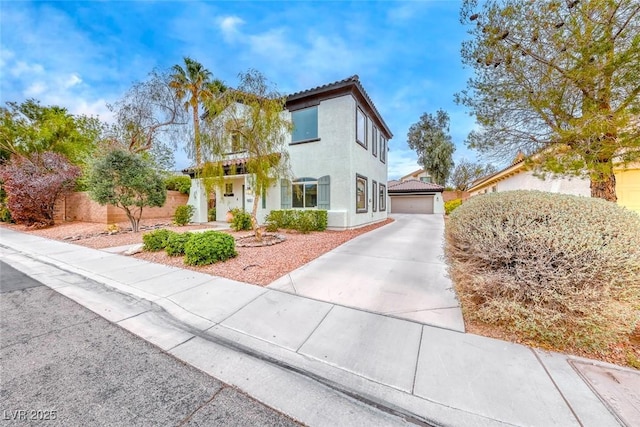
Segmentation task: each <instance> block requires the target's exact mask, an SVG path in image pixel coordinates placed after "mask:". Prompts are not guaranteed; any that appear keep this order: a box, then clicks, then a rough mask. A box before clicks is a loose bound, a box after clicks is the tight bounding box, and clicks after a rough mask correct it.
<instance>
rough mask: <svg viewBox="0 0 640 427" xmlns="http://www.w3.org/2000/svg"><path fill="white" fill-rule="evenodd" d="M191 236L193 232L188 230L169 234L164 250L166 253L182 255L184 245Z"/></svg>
mask: <svg viewBox="0 0 640 427" xmlns="http://www.w3.org/2000/svg"><path fill="white" fill-rule="evenodd" d="M191 236H193V233H189V232H186V233H173V234H170V235H169V238H168V239H167V244H166V246H165V248H164V250H165V251H166V252H167V255H169V256H179V255H184V246H185V245H186V244H187V242H188V241H189V239H190V238H191Z"/></svg>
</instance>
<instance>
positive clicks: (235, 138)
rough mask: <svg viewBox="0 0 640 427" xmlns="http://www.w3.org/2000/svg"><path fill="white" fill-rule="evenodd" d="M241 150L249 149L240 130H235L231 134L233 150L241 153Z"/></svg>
mask: <svg viewBox="0 0 640 427" xmlns="http://www.w3.org/2000/svg"><path fill="white" fill-rule="evenodd" d="M241 151H247V145H246V143H245V140H244V138H243V137H242V135H240V134H239V133H238V132H233V133H232V134H231V152H232V153H239V152H241Z"/></svg>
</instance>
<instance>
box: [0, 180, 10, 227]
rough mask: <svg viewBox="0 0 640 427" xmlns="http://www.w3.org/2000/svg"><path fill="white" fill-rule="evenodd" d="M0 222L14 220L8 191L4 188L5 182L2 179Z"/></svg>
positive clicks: (0, 188)
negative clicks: (9, 204) (9, 205)
mask: <svg viewBox="0 0 640 427" xmlns="http://www.w3.org/2000/svg"><path fill="white" fill-rule="evenodd" d="M0 222H13V218H12V217H11V211H10V210H9V207H8V206H7V192H6V191H5V190H4V185H3V182H2V181H1V180H0Z"/></svg>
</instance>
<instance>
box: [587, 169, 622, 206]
mask: <svg viewBox="0 0 640 427" xmlns="http://www.w3.org/2000/svg"><path fill="white" fill-rule="evenodd" d="M591 197H597V198H599V199H604V200H608V201H610V202H614V203H615V202H617V201H618V196H616V176H615V175H614V173H613V172H610V173H600V174H599V175H598V176H597V177H596V179H594V177H593V176H592V177H591Z"/></svg>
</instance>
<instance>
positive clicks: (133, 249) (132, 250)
mask: <svg viewBox="0 0 640 427" xmlns="http://www.w3.org/2000/svg"><path fill="white" fill-rule="evenodd" d="M143 246H144V244H142V243H140V244H137V245H134V246H131V247H130V248H129V249H127V250H126V251H124V252H123V254H124V255H135V254H139V253H140V252H142V247H143Z"/></svg>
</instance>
